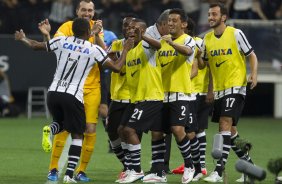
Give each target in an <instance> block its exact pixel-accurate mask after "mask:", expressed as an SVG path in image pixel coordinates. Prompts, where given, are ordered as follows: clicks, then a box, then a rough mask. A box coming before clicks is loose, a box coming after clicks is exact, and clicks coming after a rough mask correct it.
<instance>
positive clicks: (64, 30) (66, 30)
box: [54, 21, 73, 37]
mask: <svg viewBox="0 0 282 184" xmlns="http://www.w3.org/2000/svg"><path fill="white" fill-rule="evenodd" d="M72 24H73V21H67V22H65V23H63V24H62V25H61V26H60V27H59V29H58V30H57V31H56V33H55V35H54V37H58V36H66V35H69V36H70V35H71V34H70V32H71V31H72Z"/></svg>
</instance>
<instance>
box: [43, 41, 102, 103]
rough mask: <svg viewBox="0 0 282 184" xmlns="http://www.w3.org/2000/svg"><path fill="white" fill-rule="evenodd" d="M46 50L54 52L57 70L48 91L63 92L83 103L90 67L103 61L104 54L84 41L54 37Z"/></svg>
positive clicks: (97, 47)
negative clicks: (84, 86)
mask: <svg viewBox="0 0 282 184" xmlns="http://www.w3.org/2000/svg"><path fill="white" fill-rule="evenodd" d="M48 47H49V48H48V49H49V50H51V51H53V52H55V54H56V57H57V68H56V73H55V75H54V79H53V82H52V84H51V86H50V88H49V90H50V91H58V92H65V93H69V94H72V95H74V96H75V97H76V98H78V100H80V101H81V102H82V101H83V100H82V99H83V95H82V92H83V85H84V82H85V79H86V77H87V75H88V73H89V71H90V69H91V68H92V66H93V65H94V64H95V63H96V62H99V61H103V60H104V57H105V54H104V53H105V52H104V51H103V50H102V48H100V47H99V46H97V45H93V44H91V43H90V42H88V41H86V40H82V39H79V38H76V37H74V36H71V37H65V36H62V37H56V38H54V39H52V40H50V41H49V42H48Z"/></svg>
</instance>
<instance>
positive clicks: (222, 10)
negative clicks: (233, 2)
mask: <svg viewBox="0 0 282 184" xmlns="http://www.w3.org/2000/svg"><path fill="white" fill-rule="evenodd" d="M217 6H218V7H219V9H220V13H221V15H226V16H228V10H227V8H226V6H225V5H224V4H223V3H221V2H217V3H212V4H210V8H214V7H217Z"/></svg>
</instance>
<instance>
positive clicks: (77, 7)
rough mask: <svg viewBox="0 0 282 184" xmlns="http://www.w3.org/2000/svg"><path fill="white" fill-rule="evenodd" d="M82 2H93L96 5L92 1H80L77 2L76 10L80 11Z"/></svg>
mask: <svg viewBox="0 0 282 184" xmlns="http://www.w3.org/2000/svg"><path fill="white" fill-rule="evenodd" d="M81 2H86V3H91V2H92V3H93V4H94V2H93V1H92V0H79V1H78V2H77V4H76V10H78V9H79V8H80V3H81Z"/></svg>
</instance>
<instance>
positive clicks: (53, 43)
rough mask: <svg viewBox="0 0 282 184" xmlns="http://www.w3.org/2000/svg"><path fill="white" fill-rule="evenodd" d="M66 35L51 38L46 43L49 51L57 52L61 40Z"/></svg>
mask: <svg viewBox="0 0 282 184" xmlns="http://www.w3.org/2000/svg"><path fill="white" fill-rule="evenodd" d="M63 37H64V36H59V37H55V38H53V39H51V40H49V41H48V42H47V43H46V44H47V51H48V52H52V51H53V52H55V51H56V50H58V48H59V47H60V43H61V42H60V41H61V39H62V38H63Z"/></svg>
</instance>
